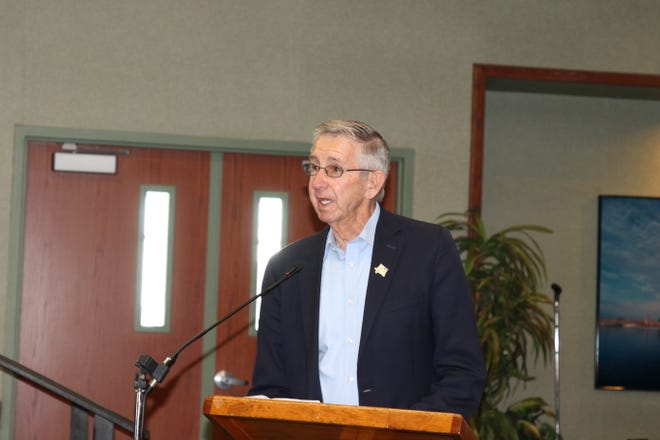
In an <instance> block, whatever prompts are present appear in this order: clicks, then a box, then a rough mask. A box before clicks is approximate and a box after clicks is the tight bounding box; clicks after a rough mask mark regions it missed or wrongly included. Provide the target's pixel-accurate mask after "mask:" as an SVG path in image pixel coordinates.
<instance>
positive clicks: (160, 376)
mask: <svg viewBox="0 0 660 440" xmlns="http://www.w3.org/2000/svg"><path fill="white" fill-rule="evenodd" d="M302 268H303V266H302V264H301V263H294V265H293V266H291V268H290V269H289V270H287V271H286V272H284V275H282V276H281V277H280V278H278V279H277V280H276V281H275V282H274V283H273V284H271V285H270V286H268V287H266V288H265V289H264V290H262V291H261V292H260V293H259V294H257V295H255V296H253V297H251V298H250V299H249V300H247V301H245V302H244V303H243V304H241V305H240V306H238V307H236V308H235V309H234V310H232V311H231V312H229V313H228V314H227V315H225V316H223V317H222V318H220V319H218V320H217V321H215V322H214V323H213V324H211V325H210V326H208V327H207V328H205V329H204V330H202V331H201V332H199V333H197V334H196V335H195V336H193V337H192V338H190V339H188V340H187V341H186V342H184V343H183V344H182V345H181V346H180V347H179V348H178V349H177V350H176V351H175V352H174V354H172V355H170V356H169V357H167V358H165V360H164V361H163V363H162V364H161V365H162V366H164V368H165V371H161V370H158V371H155V373H156V374H155V375H152V376H153V377H152V380H151V382H150V384H149V389H152V388H153V387H155V386H156V383H162V382H163V380H164V379H165V376H167V373H168V372H169V369H170V368H171V367H172V366H173V365H174V363H175V362H176V360H177V359H178V357H179V354H181V352H182V351H183V350H185V349H186V348H187V347H188V346H190V345H191V344H192V343H194V342H195V341H197V340H199V339H201V338H202V337H204V335H206V334H207V333H208V332H210V331H211V330H213V329H214V328H216V327H217V326H219V325H220V324H222V323H223V322H225V321H226V320H228V319H229V318H231V317H232V316H234V315H235V314H237V313H238V312H240V311H241V310H243V309H244V308H245V307H247V306H248V305H250V304H252V303H253V302H254V301H256V300H257V299H258V298H261V297H262V296H264V295H266V294H268V293H270V292H271V291H273V290H275V289H276V288H277V287H279V285H280V284H282V283H283V282H285V281H286V280H288V279H289V278H291V277H292V276H294V275H295V274H297V273H298V272H300V271H301V270H302ZM138 366H139V365H138Z"/></svg>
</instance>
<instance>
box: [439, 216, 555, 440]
mask: <svg viewBox="0 0 660 440" xmlns="http://www.w3.org/2000/svg"><path fill="white" fill-rule="evenodd" d="M437 222H438V223H439V224H441V225H443V226H445V227H446V228H447V229H449V230H450V231H451V232H452V235H453V236H454V239H455V240H456V244H457V247H458V250H459V252H460V254H461V258H462V260H463V266H464V269H465V273H466V275H467V279H468V283H469V284H470V290H471V292H472V297H473V301H474V305H475V313H476V318H477V329H478V332H479V337H480V341H481V346H482V349H483V352H484V358H485V362H486V369H487V380H486V387H485V390H484V395H483V397H482V401H481V404H480V406H479V408H478V410H477V412H476V413H475V415H474V416H473V417H472V419H471V420H470V424H471V425H472V427H473V428H474V429H475V431H476V432H477V434H478V435H479V438H480V440H496V439H497V440H502V439H512V440H528V439H535V440H550V439H554V438H555V433H554V428H553V427H552V426H551V425H550V423H548V421H547V420H549V417H552V416H553V413H552V410H551V409H550V408H549V406H548V405H547V404H546V402H545V401H544V400H543V399H541V398H539V397H531V398H527V399H523V400H521V401H519V402H516V403H513V404H511V405H509V406H508V407H506V408H504V409H503V408H501V406H502V405H503V404H504V402H505V400H506V399H507V398H509V397H510V396H511V395H512V393H513V391H515V389H516V388H517V386H518V385H520V384H525V383H527V382H529V381H531V380H533V379H534V377H532V376H531V375H530V374H529V372H528V360H530V359H532V360H533V361H534V362H535V363H536V362H537V361H538V360H539V358H540V357H541V358H542V360H543V363H544V364H546V363H547V361H548V359H549V357H550V353H551V351H552V347H553V333H552V329H553V318H552V316H551V314H550V313H549V312H548V311H547V310H546V309H547V305H548V304H552V301H551V299H550V297H548V296H547V295H545V294H543V293H542V292H540V287H541V285H542V283H543V282H544V281H545V278H546V267H545V259H544V256H543V253H542V251H541V248H540V247H539V244H538V242H537V241H536V239H535V238H534V236H533V235H532V234H533V233H551V231H550V230H549V229H548V228H545V227H543V226H538V225H515V226H510V227H507V228H505V229H502V230H500V231H499V232H496V233H494V234H492V235H490V236H489V235H488V234H487V232H486V228H485V226H484V224H483V222H482V220H481V218H480V216H479V215H478V214H477V213H465V214H453V213H450V214H444V215H442V216H440V217H439V218H438V220H437Z"/></svg>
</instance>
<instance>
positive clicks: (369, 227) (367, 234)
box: [325, 203, 380, 248]
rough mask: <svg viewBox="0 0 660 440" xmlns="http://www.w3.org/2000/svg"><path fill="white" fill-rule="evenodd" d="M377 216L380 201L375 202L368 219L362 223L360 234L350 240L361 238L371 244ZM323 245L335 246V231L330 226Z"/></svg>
mask: <svg viewBox="0 0 660 440" xmlns="http://www.w3.org/2000/svg"><path fill="white" fill-rule="evenodd" d="M379 217H380V203H376V208H375V209H374V212H372V213H371V217H369V220H367V223H366V224H365V225H364V228H362V231H360V234H359V235H358V236H357V237H355V238H354V239H353V240H351V241H352V242H353V241H356V240H359V239H362V240H364V241H366V242H367V243H368V244H369V245H370V246H373V245H374V239H375V237H376V225H377V224H378V218H379ZM325 245H326V248H327V247H328V246H331V247H333V248H336V247H337V241H336V239H335V233H334V232H333V231H332V228H330V230H329V232H328V237H327V238H326V240H325Z"/></svg>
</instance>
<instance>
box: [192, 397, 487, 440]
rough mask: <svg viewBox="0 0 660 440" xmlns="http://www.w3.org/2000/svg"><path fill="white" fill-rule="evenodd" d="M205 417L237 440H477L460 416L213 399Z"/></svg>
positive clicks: (287, 402) (226, 398) (208, 400)
mask: <svg viewBox="0 0 660 440" xmlns="http://www.w3.org/2000/svg"><path fill="white" fill-rule="evenodd" d="M203 411H204V414H205V415H206V417H208V418H209V419H210V420H211V421H212V422H213V423H214V424H215V425H216V427H218V428H220V429H221V431H224V433H225V434H228V435H229V436H230V438H233V439H237V440H257V439H269V440H280V439H282V440H283V439H287V440H289V439H314V440H348V439H351V440H352V439H359V440H403V439H410V440H456V439H460V440H477V437H476V435H475V434H474V433H473V431H472V430H471V429H470V426H469V425H468V424H467V422H466V421H465V419H463V417H462V416H461V415H459V414H451V413H440V412H426V411H411V410H402V409H390V408H374V407H366V406H347V405H334V404H323V403H317V402H307V401H299V400H281V399H257V398H247V397H227V396H209V397H207V398H206V399H205V401H204V410H203Z"/></svg>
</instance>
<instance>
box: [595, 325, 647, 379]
mask: <svg viewBox="0 0 660 440" xmlns="http://www.w3.org/2000/svg"><path fill="white" fill-rule="evenodd" d="M598 345H599V347H598V365H597V375H596V376H597V377H596V386H597V387H609V386H616V387H619V386H621V387H624V388H628V389H636V390H659V391H660V328H659V327H607V326H601V327H600V328H599V335H598Z"/></svg>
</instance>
